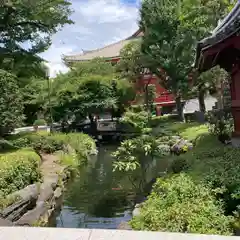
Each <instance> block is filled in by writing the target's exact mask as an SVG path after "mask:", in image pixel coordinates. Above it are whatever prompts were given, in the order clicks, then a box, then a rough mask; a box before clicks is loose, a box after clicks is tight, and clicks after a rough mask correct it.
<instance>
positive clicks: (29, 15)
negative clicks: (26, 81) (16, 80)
mask: <svg viewBox="0 0 240 240" xmlns="http://www.w3.org/2000/svg"><path fill="white" fill-rule="evenodd" d="M70 5H71V3H70V1H68V0H51V1H48V0H38V1H34V0H2V1H1V2H0V35H1V39H0V68H2V69H5V68H7V69H6V70H11V72H13V73H14V74H16V75H18V73H19V70H20V72H21V74H23V69H24V68H25V67H26V66H29V65H31V67H28V68H27V69H35V71H36V66H34V64H35V63H36V64H37V65H38V64H39V63H40V62H41V58H40V57H39V56H37V55H36V54H37V53H41V52H44V51H45V50H47V49H48V47H49V46H50V44H51V36H52V35H53V34H54V33H56V32H57V31H58V30H59V29H60V28H61V27H62V26H64V25H65V24H71V23H72V21H71V20H70V18H69V16H70V14H71V12H72V11H71V9H70ZM22 43H27V45H28V48H27V49H26V48H23V46H22ZM38 66H39V65H38ZM9 68H10V69H9ZM17 72H18V73H17ZM21 74H20V75H21ZM25 74H26V69H25V73H24V75H25Z"/></svg>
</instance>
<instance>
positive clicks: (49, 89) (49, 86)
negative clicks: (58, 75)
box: [46, 69, 53, 133]
mask: <svg viewBox="0 0 240 240" xmlns="http://www.w3.org/2000/svg"><path fill="white" fill-rule="evenodd" d="M46 75H47V82H48V110H49V115H50V133H52V128H53V115H52V106H51V79H50V77H49V75H50V74H49V69H47V70H46Z"/></svg>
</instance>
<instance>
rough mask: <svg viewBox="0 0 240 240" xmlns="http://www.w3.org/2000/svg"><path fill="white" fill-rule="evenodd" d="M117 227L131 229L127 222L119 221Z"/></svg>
mask: <svg viewBox="0 0 240 240" xmlns="http://www.w3.org/2000/svg"><path fill="white" fill-rule="evenodd" d="M117 229H119V230H132V228H131V226H130V225H129V223H128V222H121V223H120V224H119V225H118V227H117Z"/></svg>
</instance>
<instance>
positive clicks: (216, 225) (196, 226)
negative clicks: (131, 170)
mask: <svg viewBox="0 0 240 240" xmlns="http://www.w3.org/2000/svg"><path fill="white" fill-rule="evenodd" d="M232 223H233V217H230V216H225V215H224V208H223V204H222V203H221V202H218V201H217V200H216V198H215V196H214V193H213V191H212V190H211V189H210V188H209V187H206V186H205V185H203V184H200V183H199V184H196V183H195V182H194V181H193V180H192V178H191V177H189V176H187V175H186V174H178V175H174V176H170V177H168V178H166V179H160V178H159V179H158V180H157V182H156V184H155V185H154V188H153V191H152V193H151V195H150V196H149V197H148V200H147V201H146V202H145V203H144V205H143V207H142V209H141V212H140V215H139V216H137V217H134V218H133V220H132V221H131V225H132V227H133V229H134V230H150V231H170V232H182V233H185V232H187V233H202V234H203V233H204V234H224V235H231V234H232V229H231V227H232Z"/></svg>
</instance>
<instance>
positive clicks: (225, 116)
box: [207, 111, 234, 143]
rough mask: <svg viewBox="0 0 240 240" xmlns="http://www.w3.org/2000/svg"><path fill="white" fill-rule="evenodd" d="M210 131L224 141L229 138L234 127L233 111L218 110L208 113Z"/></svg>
mask: <svg viewBox="0 0 240 240" xmlns="http://www.w3.org/2000/svg"><path fill="white" fill-rule="evenodd" d="M207 119H208V123H209V131H210V132H211V133H213V134H214V135H216V136H218V137H219V140H220V141H222V142H223V143H224V142H225V140H229V139H230V136H231V134H232V132H233V129H234V124H233V118H232V115H231V113H228V112H224V111H216V112H212V113H208V115H207Z"/></svg>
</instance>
